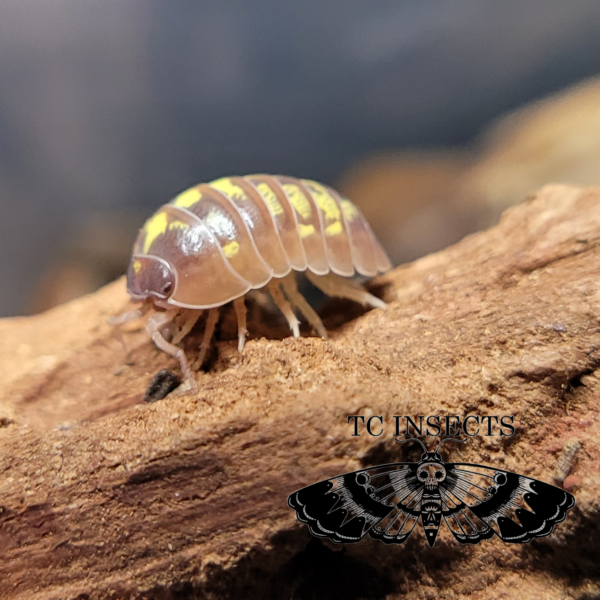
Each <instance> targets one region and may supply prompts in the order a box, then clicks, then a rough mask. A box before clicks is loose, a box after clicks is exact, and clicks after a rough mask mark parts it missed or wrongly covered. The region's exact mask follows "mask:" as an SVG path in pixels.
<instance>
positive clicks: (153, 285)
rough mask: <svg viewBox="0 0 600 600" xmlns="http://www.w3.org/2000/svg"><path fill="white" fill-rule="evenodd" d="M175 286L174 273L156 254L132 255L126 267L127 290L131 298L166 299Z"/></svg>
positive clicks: (139, 299) (142, 299) (136, 299)
mask: <svg viewBox="0 0 600 600" xmlns="http://www.w3.org/2000/svg"><path fill="white" fill-rule="evenodd" d="M174 288H175V274H174V273H173V271H172V270H171V268H170V267H169V264H168V263H167V262H166V261H165V260H163V259H162V258H159V257H158V256H135V255H134V256H133V258H132V260H131V262H130V263H129V268H128V269H127V290H128V291H129V295H130V296H131V299H132V300H135V301H145V300H149V299H152V300H155V301H156V300H158V301H161V300H162V301H165V300H168V298H169V296H170V295H171V294H172V293H173V289H174Z"/></svg>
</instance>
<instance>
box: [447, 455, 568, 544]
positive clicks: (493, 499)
mask: <svg viewBox="0 0 600 600" xmlns="http://www.w3.org/2000/svg"><path fill="white" fill-rule="evenodd" d="M445 466H446V478H445V480H444V481H442V482H441V483H440V484H439V488H440V493H441V495H442V503H443V506H442V516H443V517H444V520H445V522H446V525H448V528H449V529H450V531H451V532H452V534H453V535H454V537H455V538H456V539H457V541H458V542H460V543H461V544H476V543H478V542H479V541H481V540H482V539H487V538H490V537H492V535H494V534H496V535H497V536H498V537H499V538H500V539H502V541H504V542H509V543H517V544H519V543H520V544H524V543H526V542H530V541H531V540H532V539H533V538H534V537H544V536H546V535H549V534H550V533H552V530H553V529H554V526H555V525H556V523H560V522H561V521H563V520H564V519H565V517H566V516H567V511H568V510H569V509H570V508H572V507H573V506H574V505H575V498H574V497H573V495H572V494H569V493H568V492H565V491H564V490H562V489H560V488H557V487H555V486H553V485H549V484H547V483H544V482H542V481H538V480H537V479H531V478H530V477H525V476H524V475H519V474H518V473H512V472H510V471H504V470H501V469H494V468H492V467H485V466H483V465H475V464H469V463H449V464H446V465H445Z"/></svg>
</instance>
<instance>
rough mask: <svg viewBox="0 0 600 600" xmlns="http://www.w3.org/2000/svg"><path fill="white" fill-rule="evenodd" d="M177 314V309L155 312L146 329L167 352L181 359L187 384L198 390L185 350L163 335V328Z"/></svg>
mask: <svg viewBox="0 0 600 600" xmlns="http://www.w3.org/2000/svg"><path fill="white" fill-rule="evenodd" d="M176 314H177V311H170V310H169V311H167V312H159V313H155V314H154V315H152V316H151V317H150V318H149V319H148V323H147V324H146V331H147V332H148V334H149V335H150V337H151V338H152V341H153V342H154V343H155V344H156V345H157V346H158V347H159V348H160V349H161V350H162V351H163V352H166V353H167V354H169V355H171V356H173V357H174V358H176V359H177V360H178V361H179V364H180V365H181V372H182V373H183V377H184V378H185V381H186V384H188V386H189V389H192V390H196V389H197V386H196V380H195V378H194V374H193V373H192V370H191V369H190V364H189V363H188V360H187V358H186V356H185V352H184V351H183V350H182V349H181V348H178V347H177V346H175V345H174V344H171V343H170V342H167V340H165V338H164V337H163V336H162V333H161V330H162V328H163V327H164V326H165V325H168V324H169V323H171V322H172V321H173V319H174V318H175V316H176Z"/></svg>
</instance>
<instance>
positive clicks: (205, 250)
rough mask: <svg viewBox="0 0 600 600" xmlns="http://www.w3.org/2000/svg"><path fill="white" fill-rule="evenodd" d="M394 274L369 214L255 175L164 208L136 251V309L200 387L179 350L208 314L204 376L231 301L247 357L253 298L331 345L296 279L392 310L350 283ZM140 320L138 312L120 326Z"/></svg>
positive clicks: (329, 192) (308, 185) (185, 195)
mask: <svg viewBox="0 0 600 600" xmlns="http://www.w3.org/2000/svg"><path fill="white" fill-rule="evenodd" d="M390 268H391V263H390V261H389V259H388V257H387V255H386V254H385V252H384V250H383V249H382V247H381V245H380V244H379V242H378V241H377V239H376V238H375V236H374V235H373V232H372V231H371V228H370V227H369V224H368V223H367V221H366V220H365V218H364V217H363V216H362V214H361V213H360V211H359V210H358V209H357V208H356V206H355V205H354V204H353V203H352V202H351V201H350V200H348V199H346V198H343V197H342V196H340V195H339V194H338V193H337V192H336V191H335V190H333V189H332V188H330V187H327V186H325V185H322V184H320V183H317V182H315V181H309V180H306V179H296V178H293V177H288V176H281V175H278V176H270V175H248V176H245V177H225V178H222V179H217V180H215V181H212V182H211V183H208V184H200V185H197V186H195V187H192V188H190V189H188V190H186V191H184V192H182V193H181V194H179V195H178V196H176V197H175V198H174V199H173V200H171V201H170V202H169V203H168V204H165V205H164V206H162V207H161V208H159V209H158V210H157V211H156V213H154V215H152V216H151V217H150V218H149V219H148V220H147V221H146V223H145V224H144V226H143V227H142V229H141V230H140V232H139V234H138V237H137V239H136V241H135V244H134V247H133V253H132V257H131V261H130V264H129V268H128V270H127V290H128V292H129V295H130V297H131V299H132V300H133V301H137V302H142V303H143V306H144V307H145V308H148V307H149V306H151V307H153V308H156V309H158V311H156V312H155V314H153V315H152V316H151V317H150V318H149V319H148V322H147V326H146V329H147V332H148V334H149V335H150V336H151V337H152V339H153V341H154V343H155V344H156V345H157V346H158V347H159V348H160V349H162V350H164V351H165V352H167V353H168V354H170V355H171V356H174V357H176V358H177V359H178V360H179V362H180V364H181V369H182V372H183V375H184V377H185V379H186V381H187V382H188V384H191V386H192V387H193V386H194V385H195V383H194V381H195V380H194V377H193V374H192V369H191V367H190V365H189V363H188V361H187V358H186V356H185V353H184V352H183V350H182V349H181V348H179V347H178V346H177V344H178V343H179V342H181V340H182V339H183V338H184V337H185V336H186V335H187V334H188V333H189V332H190V331H191V329H192V328H193V326H194V324H195V323H196V321H197V320H198V318H199V317H200V315H201V314H202V312H203V311H205V310H208V316H207V319H206V328H205V334H204V338H203V341H202V344H201V347H200V355H199V358H198V360H197V361H196V365H194V366H199V365H201V363H202V362H203V360H204V357H205V355H206V351H207V349H208V345H209V343H210V340H211V338H212V335H213V332H214V328H215V325H216V323H217V320H218V317H219V313H218V307H220V306H222V305H224V304H226V303H228V302H230V301H232V302H233V306H234V309H235V312H236V316H237V320H238V340H239V341H238V348H239V349H240V351H241V350H242V349H243V347H244V343H245V339H246V333H247V329H246V307H245V303H244V295H245V294H246V293H247V292H248V291H250V290H252V289H260V288H265V289H266V290H268V291H269V292H270V294H271V296H272V298H273V300H274V302H275V304H276V305H277V307H278V308H279V309H280V310H281V312H282V313H283V314H284V316H285V317H286V319H287V321H288V324H289V326H290V329H291V330H292V332H293V335H294V336H296V337H298V336H299V335H300V332H299V321H298V319H297V318H296V315H295V313H294V310H297V311H299V312H300V313H302V314H303V315H304V316H305V317H306V318H307V320H308V321H309V323H310V324H311V325H312V326H313V328H314V329H315V330H316V332H317V333H318V334H319V335H321V336H322V337H327V331H326V329H325V327H324V326H323V323H322V322H321V319H320V318H319V316H318V315H317V313H316V312H315V311H314V309H313V308H312V307H311V306H310V304H309V303H308V302H307V301H306V299H305V298H304V297H303V296H302V295H301V294H300V293H299V292H298V289H297V287H296V282H295V278H294V272H295V271H297V272H305V273H306V276H307V278H308V279H309V280H310V281H311V282H312V283H313V285H315V286H316V287H317V288H319V289H320V290H321V291H323V292H324V293H325V294H327V295H330V296H339V297H344V298H349V299H352V300H354V301H357V302H360V303H362V304H365V305H367V306H370V307H375V308H383V307H385V303H384V302H383V301H381V300H380V299H379V298H376V297H375V296H373V295H371V294H369V293H368V292H367V291H366V290H365V289H364V288H363V287H362V286H360V285H359V284H358V283H357V282H355V281H353V280H351V279H348V278H350V277H352V276H353V275H355V274H356V273H358V274H359V275H362V276H366V277H372V276H374V275H376V274H377V273H382V272H385V271H387V270H389V269H390ZM140 314H141V312H140V311H133V312H132V313H126V314H125V315H121V317H117V318H115V319H113V321H112V322H113V323H114V324H118V323H121V322H125V321H127V320H129V319H131V318H134V317H139V316H140ZM169 329H170V333H171V334H172V337H171V339H170V340H167V339H166V337H165V335H167V337H168V335H169V333H165V332H166V331H167V330H169Z"/></svg>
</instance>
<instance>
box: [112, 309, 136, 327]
mask: <svg viewBox="0 0 600 600" xmlns="http://www.w3.org/2000/svg"><path fill="white" fill-rule="evenodd" d="M144 312H145V311H143V310H142V309H141V308H137V309H136V310H128V311H127V312H124V313H123V314H122V315H117V316H116V317H109V318H108V319H106V322H107V323H108V324H109V325H122V324H123V323H129V321H135V320H137V319H141V318H142V317H143V316H144Z"/></svg>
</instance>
